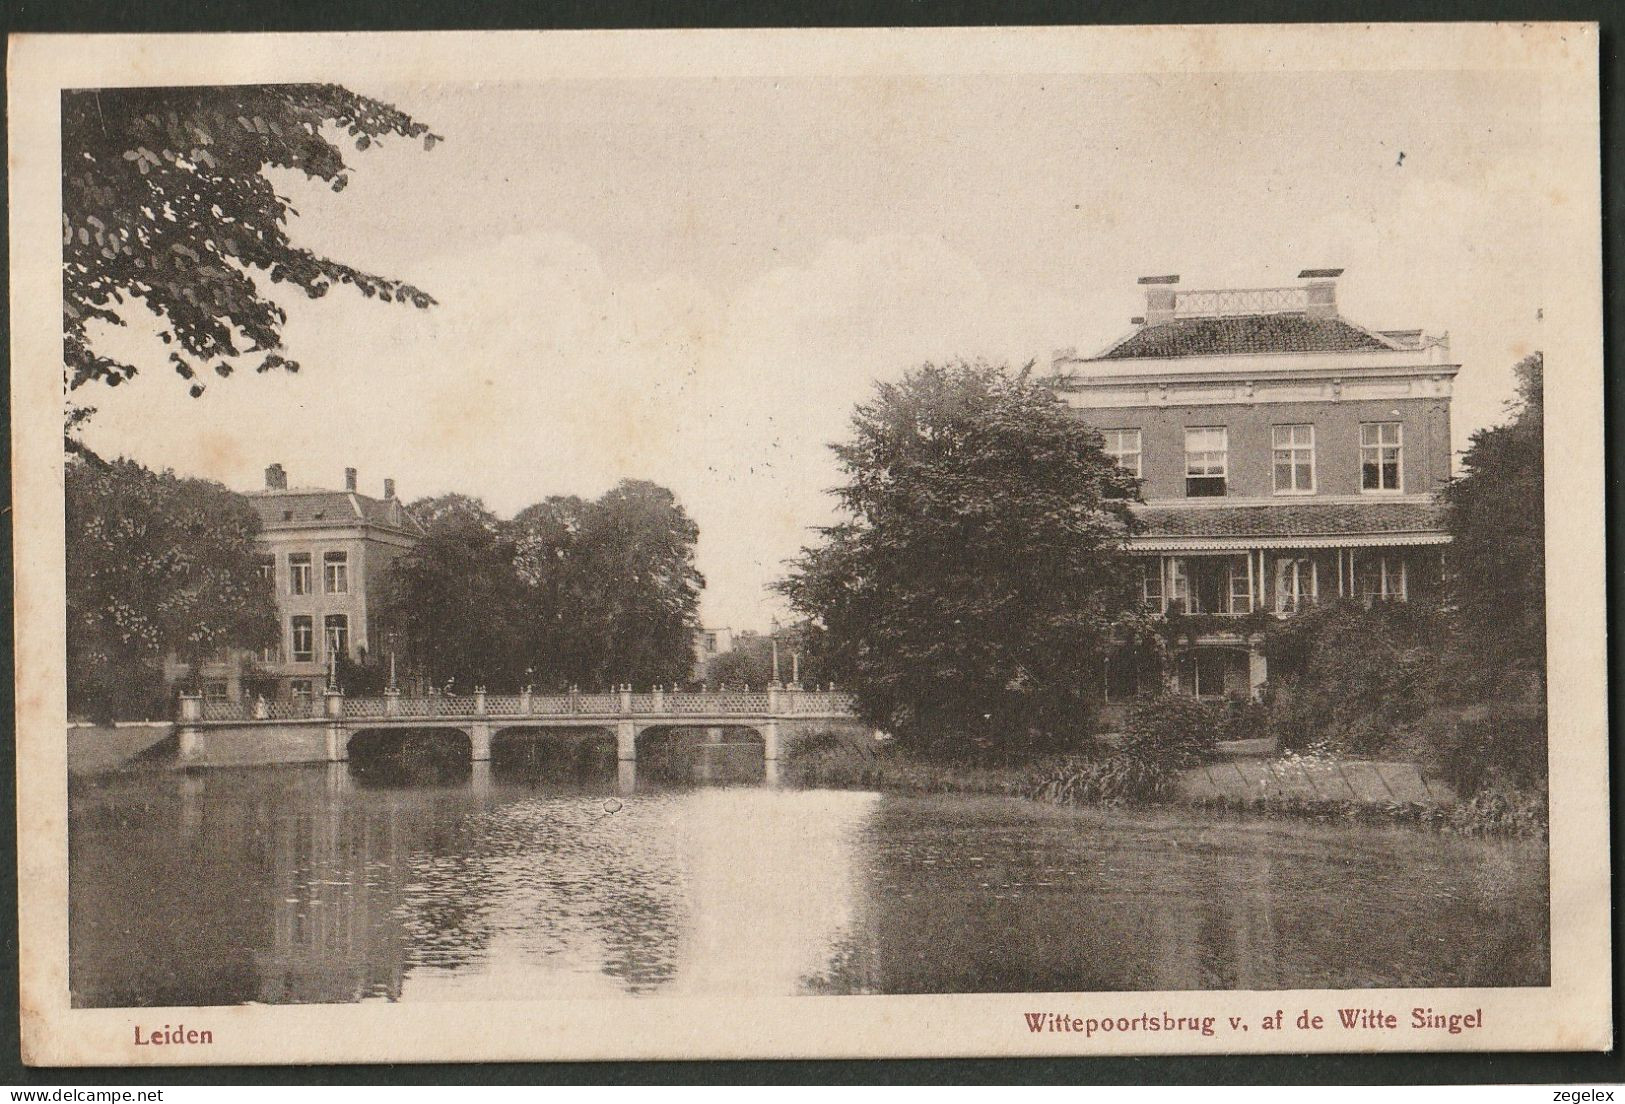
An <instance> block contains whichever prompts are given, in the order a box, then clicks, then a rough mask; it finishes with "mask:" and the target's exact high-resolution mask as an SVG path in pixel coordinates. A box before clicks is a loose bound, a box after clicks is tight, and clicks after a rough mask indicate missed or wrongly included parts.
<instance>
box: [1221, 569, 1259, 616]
mask: <svg viewBox="0 0 1625 1104" xmlns="http://www.w3.org/2000/svg"><path fill="white" fill-rule="evenodd" d="M1228 597H1229V599H1230V603H1229V606H1228V608H1226V610H1225V612H1226V613H1234V614H1243V613H1251V612H1253V576H1252V572H1251V571H1250V570H1248V565H1247V557H1245V556H1242V557H1239V558H1238V557H1232V558H1231V560H1230V593H1229V595H1228Z"/></svg>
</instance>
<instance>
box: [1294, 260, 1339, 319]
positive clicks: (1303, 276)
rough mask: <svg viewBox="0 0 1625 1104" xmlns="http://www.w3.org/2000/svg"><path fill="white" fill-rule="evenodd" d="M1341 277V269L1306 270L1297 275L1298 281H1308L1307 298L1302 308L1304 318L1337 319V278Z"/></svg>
mask: <svg viewBox="0 0 1625 1104" xmlns="http://www.w3.org/2000/svg"><path fill="white" fill-rule="evenodd" d="M1341 275H1343V270H1342V269H1341V268H1306V269H1304V270H1303V271H1302V272H1300V273H1298V279H1300V280H1308V281H1309V286H1308V288H1307V289H1306V290H1307V291H1308V293H1309V298H1308V301H1307V302H1306V303H1305V305H1304V308H1303V313H1304V314H1305V315H1306V316H1308V317H1309V318H1336V317H1337V278H1338V277H1339V276H1341Z"/></svg>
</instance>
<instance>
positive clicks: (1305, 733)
mask: <svg viewBox="0 0 1625 1104" xmlns="http://www.w3.org/2000/svg"><path fill="white" fill-rule="evenodd" d="M1449 644H1450V637H1449V633H1448V623H1447V622H1446V621H1445V620H1444V619H1443V618H1442V617H1441V616H1440V613H1439V611H1438V610H1437V609H1436V608H1435V607H1432V606H1429V605H1427V604H1426V603H1422V602H1396V603H1381V604H1377V605H1374V606H1372V607H1371V608H1369V609H1367V608H1366V607H1365V606H1364V605H1362V604H1361V603H1359V602H1357V601H1342V602H1330V603H1326V604H1323V605H1320V606H1316V607H1313V608H1312V609H1309V610H1305V611H1304V612H1302V613H1299V614H1297V615H1296V616H1294V617H1292V618H1289V619H1287V620H1286V621H1282V622H1280V623H1279V624H1278V625H1276V626H1275V627H1274V628H1272V629H1271V630H1270V631H1269V632H1268V633H1267V634H1266V635H1265V637H1264V642H1263V648H1264V654H1265V657H1266V658H1267V659H1268V660H1269V671H1270V682H1269V687H1268V695H1269V699H1270V726H1271V729H1272V730H1273V732H1274V734H1275V736H1276V737H1277V738H1278V739H1279V740H1280V741H1281V745H1282V746H1283V747H1287V748H1304V747H1309V746H1310V745H1312V744H1317V743H1326V744H1330V745H1331V746H1334V747H1337V748H1339V749H1341V750H1345V751H1355V752H1371V751H1376V750H1379V749H1381V748H1383V747H1385V746H1386V745H1387V744H1388V743H1390V742H1391V741H1392V740H1393V739H1394V738H1395V737H1396V735H1398V734H1400V733H1402V732H1403V731H1404V730H1405V729H1406V728H1407V727H1408V726H1410V725H1412V724H1414V723H1415V722H1417V721H1418V720H1419V719H1420V718H1421V717H1422V716H1423V715H1424V714H1425V713H1426V712H1427V711H1428V709H1429V708H1430V707H1431V706H1432V705H1433V704H1434V702H1435V701H1436V699H1437V696H1438V693H1439V686H1440V681H1441V675H1442V659H1441V657H1442V655H1443V654H1444V652H1445V649H1446V648H1447V647H1448V646H1449Z"/></svg>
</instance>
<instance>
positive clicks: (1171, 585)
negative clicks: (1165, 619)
mask: <svg viewBox="0 0 1625 1104" xmlns="http://www.w3.org/2000/svg"><path fill="white" fill-rule="evenodd" d="M1167 610H1168V612H1169V613H1190V612H1191V580H1190V576H1189V575H1187V574H1186V573H1185V561H1184V560H1183V559H1181V558H1179V557H1177V556H1172V557H1169V559H1168V606H1167Z"/></svg>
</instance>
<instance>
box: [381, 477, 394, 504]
mask: <svg viewBox="0 0 1625 1104" xmlns="http://www.w3.org/2000/svg"><path fill="white" fill-rule="evenodd" d="M394 497H395V481H394V480H393V479H386V480H384V501H386V502H387V501H389V500H390V499H392V498H394Z"/></svg>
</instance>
